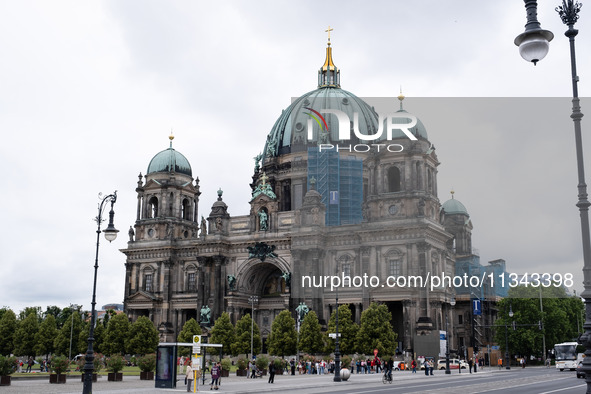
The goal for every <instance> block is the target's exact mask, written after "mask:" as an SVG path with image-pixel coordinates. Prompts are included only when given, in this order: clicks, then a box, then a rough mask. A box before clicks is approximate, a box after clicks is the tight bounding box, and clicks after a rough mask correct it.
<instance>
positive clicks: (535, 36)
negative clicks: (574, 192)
mask: <svg viewBox="0 0 591 394" xmlns="http://www.w3.org/2000/svg"><path fill="white" fill-rule="evenodd" d="M524 2H525V9H526V11H527V21H528V22H527V24H526V25H525V27H526V29H525V32H524V33H522V34H520V35H518V36H517V37H516V38H515V41H514V42H515V45H518V46H519V53H520V54H521V56H522V57H523V58H524V59H525V60H527V61H531V62H533V63H534V64H536V63H537V61H539V60H541V59H542V58H543V57H544V56H545V55H546V53H548V47H549V42H550V41H551V40H552V38H553V37H554V35H553V34H552V33H551V32H549V31H547V30H542V29H541V27H540V23H539V22H538V21H537V18H536V14H537V2H536V1H535V0H524ZM555 10H556V12H558V14H559V15H560V19H561V20H562V22H563V23H564V24H565V25H567V26H568V30H567V31H566V32H565V33H564V35H565V36H567V37H568V40H569V45H570V66H571V67H570V68H571V81H572V90H573V98H572V113H571V115H570V117H571V119H572V120H573V123H574V131H575V148H576V152H577V172H578V185H577V188H578V202H577V204H576V206H577V207H578V208H579V215H580V220H581V237H582V243H583V287H584V290H583V293H582V294H581V297H583V298H584V299H585V311H586V314H585V316H586V318H585V323H584V324H583V328H584V329H585V332H584V333H583V334H582V335H581V336H580V337H579V341H580V343H582V344H583V346H585V356H586V357H585V358H584V359H583V366H582V368H581V370H582V371H583V372H585V374H586V379H585V381H586V382H587V393H589V394H591V235H590V233H589V206H590V205H591V203H590V202H589V200H588V199H587V184H586V183H585V165H584V160H583V140H582V136H581V134H582V133H581V119H582V118H583V113H582V112H581V106H580V100H579V91H578V82H579V77H578V75H577V61H576V54H575V37H576V36H577V34H578V33H579V31H578V30H577V29H575V23H576V22H577V20H578V19H579V11H580V10H581V4H580V3H579V2H578V1H576V0H562V5H560V6H558V7H556V9H555ZM528 25H529V27H528ZM538 52H539V53H538Z"/></svg>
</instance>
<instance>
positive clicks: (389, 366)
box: [386, 356, 394, 380]
mask: <svg viewBox="0 0 591 394" xmlns="http://www.w3.org/2000/svg"><path fill="white" fill-rule="evenodd" d="M386 365H387V367H386V371H387V373H388V379H389V380H392V371H393V370H394V359H393V358H392V356H390V359H389V360H388V362H387V363H386Z"/></svg>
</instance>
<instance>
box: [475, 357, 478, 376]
mask: <svg viewBox="0 0 591 394" xmlns="http://www.w3.org/2000/svg"><path fill="white" fill-rule="evenodd" d="M476 372H478V358H476V357H474V373H476Z"/></svg>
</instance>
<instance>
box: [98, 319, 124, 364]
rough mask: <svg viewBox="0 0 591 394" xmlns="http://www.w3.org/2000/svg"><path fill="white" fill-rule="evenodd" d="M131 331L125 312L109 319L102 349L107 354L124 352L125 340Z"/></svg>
mask: <svg viewBox="0 0 591 394" xmlns="http://www.w3.org/2000/svg"><path fill="white" fill-rule="evenodd" d="M128 332H129V319H128V318H127V315H126V314H125V313H119V314H117V315H115V316H113V317H112V318H111V320H109V324H108V325H107V331H106V332H105V340H104V341H103V346H102V351H103V352H104V353H105V354H106V355H111V354H124V353H125V340H126V338H127V333H128Z"/></svg>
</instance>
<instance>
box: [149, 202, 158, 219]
mask: <svg viewBox="0 0 591 394" xmlns="http://www.w3.org/2000/svg"><path fill="white" fill-rule="evenodd" d="M148 217H149V218H152V219H154V218H156V217H158V198H157V197H152V198H150V201H149V202H148Z"/></svg>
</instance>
